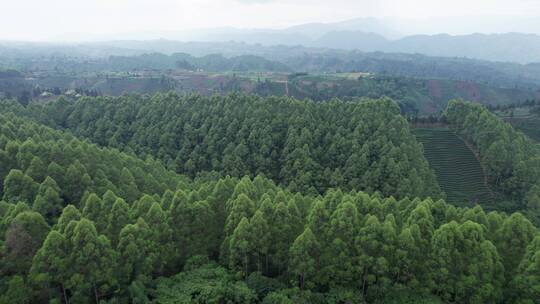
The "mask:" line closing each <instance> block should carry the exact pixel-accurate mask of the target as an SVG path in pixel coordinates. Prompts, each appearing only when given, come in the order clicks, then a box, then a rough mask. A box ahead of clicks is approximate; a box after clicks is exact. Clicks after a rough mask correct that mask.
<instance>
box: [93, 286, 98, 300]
mask: <svg viewBox="0 0 540 304" xmlns="http://www.w3.org/2000/svg"><path fill="white" fill-rule="evenodd" d="M93 285H94V296H96V304H99V297H98V292H97V288H96V283H94V284H93Z"/></svg>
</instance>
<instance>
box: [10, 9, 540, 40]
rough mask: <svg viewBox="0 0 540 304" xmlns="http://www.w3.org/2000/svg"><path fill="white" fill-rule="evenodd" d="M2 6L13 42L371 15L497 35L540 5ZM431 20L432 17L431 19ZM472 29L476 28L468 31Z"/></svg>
mask: <svg viewBox="0 0 540 304" xmlns="http://www.w3.org/2000/svg"><path fill="white" fill-rule="evenodd" d="M0 7H1V13H0V39H10V40H48V39H58V37H69V36H70V35H72V34H74V33H81V34H82V33H84V34H89V36H91V35H106V34H112V33H124V32H125V33H127V32H143V31H144V32H152V31H179V30H185V29H189V28H212V27H238V28H283V27H286V26H290V25H295V24H301V23H306V22H332V21H340V20H344V19H350V18H356V17H369V16H371V17H397V18H399V19H421V20H422V19H423V20H424V23H426V22H425V20H445V21H444V22H438V23H439V24H438V25H437V28H436V29H437V30H439V31H446V32H457V33H461V32H463V31H464V30H467V28H468V27H473V26H474V25H473V24H472V23H471V21H464V22H469V23H467V24H458V22H450V21H449V20H452V19H451V18H439V17H461V18H462V19H463V18H465V19H466V20H471V19H473V18H471V17H474V18H477V20H479V21H478V22H479V23H481V22H486V24H484V26H483V27H479V28H480V29H481V30H483V31H492V32H496V31H498V28H496V24H497V20H503V19H504V18H502V17H503V16H504V17H505V18H507V19H504V20H505V21H504V23H508V22H507V21H508V17H509V16H511V17H512V18H514V19H513V20H516V22H517V23H519V22H520V20H521V21H522V20H525V19H534V18H535V17H536V18H540V0H513V1H509V0H445V1H441V0H378V1H375V0H0ZM433 17H437V18H435V19H428V18H433ZM465 19H463V20H465ZM421 20H420V21H421ZM441 23H442V24H441ZM501 23H502V21H501ZM418 24H420V25H421V24H423V23H422V22H419V23H418ZM491 24H495V25H491ZM422 26H423V25H422ZM422 26H419V27H420V29H418V30H420V31H422V28H421V27H422ZM490 26H493V28H490ZM439 27H440V28H439ZM486 27H487V29H486ZM457 29H460V30H459V31H458V30H457ZM426 30H427V29H426ZM431 30H433V28H432V29H431ZM475 30H476V31H479V30H478V29H476V28H471V31H475ZM535 31H536V32H537V31H540V29H535V30H534V31H532V32H535Z"/></svg>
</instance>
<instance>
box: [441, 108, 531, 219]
mask: <svg viewBox="0 0 540 304" xmlns="http://www.w3.org/2000/svg"><path fill="white" fill-rule="evenodd" d="M444 117H445V119H446V120H447V121H448V122H449V123H450V124H451V125H452V126H453V127H454V128H455V129H456V132H458V133H459V134H461V135H462V136H464V137H465V139H466V140H467V141H469V142H470V143H472V144H473V145H474V146H475V148H476V149H477V151H478V153H479V155H480V157H481V159H482V162H483V163H484V166H485V168H486V173H487V175H488V178H489V181H490V182H491V184H492V185H494V186H495V187H497V189H500V190H501V191H503V192H504V193H505V194H507V195H508V196H509V197H511V198H512V199H513V200H514V201H515V202H517V203H518V204H519V207H521V208H523V209H528V210H529V212H530V213H531V216H532V217H533V218H535V220H539V218H538V217H539V216H540V171H539V169H540V146H539V145H538V144H536V143H535V142H533V141H531V140H530V139H529V138H527V137H526V136H525V135H524V134H523V133H521V132H519V131H516V130H514V129H513V128H512V126H511V125H510V124H508V123H506V122H504V121H503V120H501V119H500V118H499V117H497V115H495V114H493V113H491V112H489V111H488V110H487V109H486V108H484V107H482V106H481V105H478V104H473V103H467V102H463V101H452V102H451V103H450V104H449V105H448V109H447V110H446V112H445V114H444Z"/></svg>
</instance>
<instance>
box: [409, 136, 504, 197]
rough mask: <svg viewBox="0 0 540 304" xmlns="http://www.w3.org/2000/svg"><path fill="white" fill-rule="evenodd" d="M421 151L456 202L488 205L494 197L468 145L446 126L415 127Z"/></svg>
mask: <svg viewBox="0 0 540 304" xmlns="http://www.w3.org/2000/svg"><path fill="white" fill-rule="evenodd" d="M414 133H415V135H416V137H417V138H418V140H419V141H420V142H421V143H422V144H423V145H424V154H425V156H426V158H427V160H428V161H429V164H430V166H431V168H432V169H433V170H435V173H436V175H437V180H438V182H439V184H440V186H441V188H442V189H443V191H444V192H445V193H446V195H447V201H448V202H451V203H453V204H455V205H458V206H463V207H465V206H474V205H475V204H476V203H478V204H481V205H484V206H485V205H490V204H491V203H492V202H493V200H494V197H493V196H492V194H491V191H490V189H488V188H487V186H486V185H485V183H484V173H483V171H482V167H481V166H480V163H479V162H478V160H477V159H476V157H475V155H474V154H473V152H472V151H471V150H470V149H469V148H468V147H467V145H466V144H465V143H464V142H463V141H462V140H461V139H460V138H458V137H457V136H456V135H455V134H454V133H453V132H452V131H451V130H449V129H445V128H426V129H415V130H414Z"/></svg>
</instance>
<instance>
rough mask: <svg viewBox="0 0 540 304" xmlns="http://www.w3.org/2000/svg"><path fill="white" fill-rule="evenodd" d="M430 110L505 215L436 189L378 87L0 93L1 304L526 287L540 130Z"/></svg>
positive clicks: (473, 111) (453, 110)
mask: <svg viewBox="0 0 540 304" xmlns="http://www.w3.org/2000/svg"><path fill="white" fill-rule="evenodd" d="M441 119H442V120H444V121H446V122H447V123H448V124H449V125H450V126H451V127H452V130H454V132H456V134H459V135H460V136H461V137H463V138H465V139H466V140H467V141H468V142H470V143H471V144H472V145H474V147H475V149H476V150H477V151H478V153H479V155H480V158H481V160H482V163H483V165H485V166H486V168H487V174H488V178H489V183H490V184H491V185H493V186H494V187H497V189H499V190H500V191H502V192H504V193H505V195H507V197H508V200H509V203H513V204H516V205H517V206H518V208H517V209H518V210H519V212H515V213H507V212H502V211H500V210H494V211H489V212H487V211H485V210H484V209H483V208H482V204H481V203H480V204H479V205H477V206H475V207H473V208H465V207H456V206H454V205H452V204H449V203H446V202H445V200H444V198H445V194H444V192H443V191H442V190H441V187H440V186H439V184H438V181H437V179H436V177H435V174H434V172H433V170H432V169H431V168H430V167H429V164H428V162H427V160H426V159H425V157H424V154H423V151H424V147H423V146H422V144H420V143H419V142H418V141H417V139H416V137H415V136H414V134H413V132H412V131H411V127H410V126H409V123H408V122H407V119H406V118H405V117H403V116H402V115H401V114H400V108H399V106H398V104H397V103H396V102H394V101H393V100H391V99H388V98H383V99H365V98H364V99H358V100H353V101H341V100H338V99H334V100H331V101H325V102H313V101H308V100H303V101H302V100H296V99H293V98H288V97H259V96H252V95H244V94H230V95H225V96H213V97H203V96H199V95H189V96H179V95H176V94H174V93H167V94H156V95H153V96H148V95H135V94H132V95H125V96H121V97H83V98H79V99H77V100H76V101H70V100H67V99H65V98H59V99H58V100H55V101H52V102H49V103H43V104H29V105H27V106H23V105H21V104H20V103H18V102H16V101H12V100H4V101H2V102H1V104H0V197H1V202H0V303H239V304H240V303H266V304H278V303H279V304H285V303H321V304H322V303H328V304H330V303H344V304H345V303H426V304H427V303H429V304H431V303H520V304H534V303H537V301H538V299H539V298H540V231H539V230H538V228H537V227H538V219H539V215H540V210H539V209H540V198H539V197H540V184H539V183H540V180H539V179H538V177H539V176H540V174H538V172H537V171H538V168H540V164H539V163H538V159H540V154H538V153H539V152H540V151H539V150H538V146H537V144H536V143H534V142H532V141H531V140H530V139H528V138H527V137H525V136H524V135H523V134H522V133H520V132H518V131H515V130H514V129H513V128H512V127H511V126H510V125H508V124H506V123H504V122H503V121H502V120H500V119H499V118H498V117H497V116H496V115H494V114H492V113H490V112H489V111H488V110H487V109H486V108H484V107H482V106H480V105H477V104H472V103H468V102H463V101H453V102H451V103H450V104H449V106H448V108H447V110H446V111H445V113H444V115H443V117H442V118H441ZM500 209H501V210H505V208H503V206H501V208H500Z"/></svg>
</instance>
